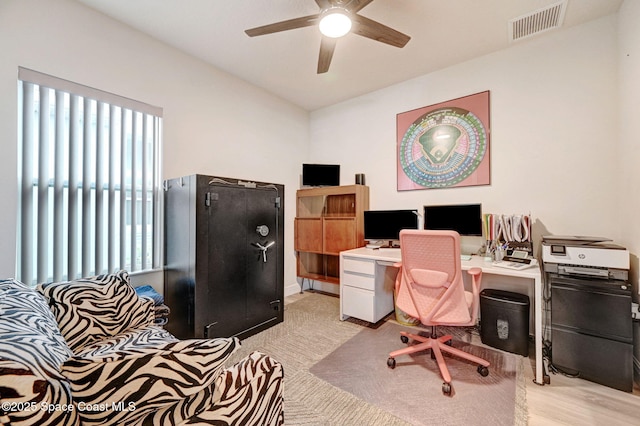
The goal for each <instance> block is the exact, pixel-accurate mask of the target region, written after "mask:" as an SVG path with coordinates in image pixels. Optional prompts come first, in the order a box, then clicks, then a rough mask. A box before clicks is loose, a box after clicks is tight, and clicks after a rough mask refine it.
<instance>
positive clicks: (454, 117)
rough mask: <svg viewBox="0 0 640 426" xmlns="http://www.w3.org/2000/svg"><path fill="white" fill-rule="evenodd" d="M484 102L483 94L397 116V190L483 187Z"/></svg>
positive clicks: (486, 178) (486, 124) (486, 113)
mask: <svg viewBox="0 0 640 426" xmlns="http://www.w3.org/2000/svg"><path fill="white" fill-rule="evenodd" d="M485 99H486V107H484V106H485V102H484V100H485ZM488 101H489V92H483V93H479V94H477V95H471V96H468V97H465V98H460V99H456V100H453V101H448V102H446V103H443V104H438V105H434V106H432V107H425V108H421V109H419V110H414V111H409V112H406V113H403V114H398V190H409V189H428V188H447V187H455V186H471V185H488V184H489V183H490V179H489V177H490V176H489V111H488V109H489V102H488ZM483 107H484V108H483ZM408 118H409V119H410V120H411V121H410V122H409V121H408Z"/></svg>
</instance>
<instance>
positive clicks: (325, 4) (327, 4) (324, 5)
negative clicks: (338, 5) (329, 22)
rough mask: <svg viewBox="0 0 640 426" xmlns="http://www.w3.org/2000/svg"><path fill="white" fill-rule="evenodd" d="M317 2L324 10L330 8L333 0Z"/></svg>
mask: <svg viewBox="0 0 640 426" xmlns="http://www.w3.org/2000/svg"><path fill="white" fill-rule="evenodd" d="M316 4H317V5H318V7H319V8H320V9H322V10H325V9H329V8H330V7H331V6H333V5H332V4H331V0H316Z"/></svg>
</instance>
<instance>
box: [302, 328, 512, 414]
mask: <svg viewBox="0 0 640 426" xmlns="http://www.w3.org/2000/svg"><path fill="white" fill-rule="evenodd" d="M401 330H404V331H409V332H412V333H416V332H417V331H418V330H419V329H417V328H416V327H406V326H402V325H399V324H397V323H395V322H391V321H387V322H384V323H383V324H382V325H381V326H380V327H378V328H377V329H371V328H365V329H363V330H362V331H360V332H359V333H358V334H357V335H356V336H354V337H352V338H351V339H349V340H348V341H347V342H345V343H344V344H342V345H341V346H340V347H339V348H338V349H336V350H335V351H334V352H332V353H331V354H330V355H329V356H327V357H326V358H324V359H323V360H322V361H320V362H318V363H317V364H315V365H314V366H313V367H312V368H311V369H310V371H311V373H313V374H314V375H316V376H318V377H319V378H321V379H322V380H324V381H326V382H328V383H330V384H332V385H334V386H336V387H338V388H340V389H343V390H345V391H347V392H349V393H351V394H353V395H355V396H357V397H358V398H361V399H363V400H364V401H367V402H368V403H370V404H373V405H376V406H378V407H380V408H382V409H383V410H385V411H388V412H389V413H392V414H394V415H396V416H397V417H399V418H402V419H404V420H406V421H407V422H409V423H411V424H414V425H434V424H437V425H445V424H446V425H469V424H473V425H511V424H513V423H514V416H515V398H516V374H517V368H518V366H519V364H520V359H519V357H518V356H516V355H513V354H509V353H504V352H499V351H496V350H492V349H489V348H487V347H481V346H476V345H472V344H470V343H466V342H460V341H458V340H454V341H453V346H454V347H457V348H459V349H462V350H464V351H465V352H469V353H472V354H474V355H476V356H479V357H481V358H484V359H486V360H487V361H489V362H490V363H491V366H490V367H489V375H488V376H487V377H482V376H481V375H480V374H478V372H477V370H476V367H477V366H476V365H474V364H472V363H470V362H468V361H464V360H461V359H459V358H453V357H449V356H446V355H445V361H446V363H447V367H448V368H449V372H450V373H451V377H452V388H453V395H452V396H451V397H447V396H445V395H443V393H442V382H443V381H442V378H441V376H440V371H439V369H438V364H437V363H436V361H435V360H432V359H431V355H430V353H429V352H424V351H423V352H419V353H416V354H412V355H405V356H400V357H398V358H396V368H395V369H391V368H388V367H387V365H386V360H387V358H388V354H389V352H391V351H393V350H396V349H401V348H402V347H404V346H405V345H404V344H403V343H401V341H400V331H401ZM446 331H447V332H448V334H452V333H455V331H453V330H446ZM421 334H423V335H427V334H426V332H421ZM443 334H444V333H443ZM439 335H440V334H439ZM409 344H413V342H409Z"/></svg>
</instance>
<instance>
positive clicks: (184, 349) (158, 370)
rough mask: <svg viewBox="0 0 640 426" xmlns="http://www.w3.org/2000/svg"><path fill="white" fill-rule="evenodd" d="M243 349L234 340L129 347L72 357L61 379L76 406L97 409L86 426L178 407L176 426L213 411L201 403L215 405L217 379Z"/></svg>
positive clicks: (84, 414) (85, 413) (85, 416)
mask: <svg viewBox="0 0 640 426" xmlns="http://www.w3.org/2000/svg"><path fill="white" fill-rule="evenodd" d="M239 347H240V341H239V340H238V339H237V338H235V337H233V338H227V339H222V338H219V339H211V340H181V341H175V342H171V343H168V344H165V345H162V346H158V347H149V346H140V347H134V346H130V347H129V348H128V349H124V348H119V349H118V350H117V351H115V352H111V353H104V354H95V355H93V356H78V355H76V356H73V357H72V358H70V359H69V360H68V361H67V362H65V363H64V365H63V367H62V373H63V375H64V376H65V377H66V378H67V379H68V380H69V382H70V384H71V389H72V391H73V398H74V402H75V403H76V405H78V406H82V407H96V409H95V410H93V409H92V410H82V411H80V417H81V419H82V422H83V424H121V422H122V421H124V420H126V421H127V422H130V421H132V419H138V420H140V419H142V418H146V417H149V416H153V413H154V412H156V411H158V410H160V409H164V408H166V407H168V406H171V405H174V404H178V405H180V406H181V408H180V410H178V412H175V413H173V412H172V413H170V415H171V416H172V417H173V416H179V417H180V418H179V419H175V420H176V421H171V422H169V424H175V423H180V422H181V421H183V420H184V419H186V418H188V417H191V416H193V415H195V414H196V413H197V412H198V411H200V410H204V409H207V408H209V407H207V406H203V404H202V401H206V400H208V401H211V395H212V392H213V389H214V381H215V379H216V378H217V377H218V376H219V375H220V373H221V371H222V370H223V368H224V365H223V364H224V362H225V361H226V360H227V359H228V358H229V356H231V354H233V352H235V351H236V349H237V348H239ZM197 401H200V403H197ZM185 402H187V404H185ZM178 420H179V421H178ZM165 423H166V422H165Z"/></svg>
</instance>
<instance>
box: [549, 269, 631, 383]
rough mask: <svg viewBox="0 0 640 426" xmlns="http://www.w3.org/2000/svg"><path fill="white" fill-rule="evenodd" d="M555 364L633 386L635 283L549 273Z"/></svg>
mask: <svg viewBox="0 0 640 426" xmlns="http://www.w3.org/2000/svg"><path fill="white" fill-rule="evenodd" d="M549 283H550V285H551V344H552V346H551V353H552V356H551V358H552V364H553V365H554V366H556V367H558V368H559V369H561V370H562V371H564V372H566V373H568V374H575V375H577V376H578V377H581V378H583V379H586V380H590V381H593V382H596V383H600V384H602V385H605V386H609V387H612V388H615V389H619V390H622V391H625V392H631V391H632V390H633V327H632V319H631V285H629V284H628V283H627V282H625V281H619V280H606V279H590V278H575V277H564V276H560V275H556V274H549Z"/></svg>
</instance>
